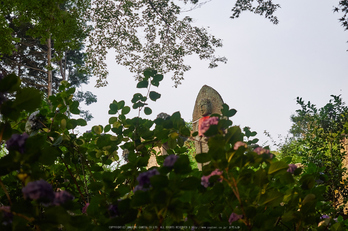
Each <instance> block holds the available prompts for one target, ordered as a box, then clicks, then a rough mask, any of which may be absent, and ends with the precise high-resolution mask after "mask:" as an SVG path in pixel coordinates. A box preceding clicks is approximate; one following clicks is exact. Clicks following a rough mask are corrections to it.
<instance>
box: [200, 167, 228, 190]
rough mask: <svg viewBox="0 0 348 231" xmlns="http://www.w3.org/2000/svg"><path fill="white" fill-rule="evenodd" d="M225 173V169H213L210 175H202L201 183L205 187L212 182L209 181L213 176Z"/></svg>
mask: <svg viewBox="0 0 348 231" xmlns="http://www.w3.org/2000/svg"><path fill="white" fill-rule="evenodd" d="M222 173H223V171H221V170H219V169H215V170H214V171H212V172H211V173H210V174H209V175H208V176H202V178H201V185H203V186H204V187H206V188H207V187H208V186H210V182H209V178H210V177H212V176H221V175H222ZM218 181H219V182H221V181H222V179H221V178H220V179H218Z"/></svg>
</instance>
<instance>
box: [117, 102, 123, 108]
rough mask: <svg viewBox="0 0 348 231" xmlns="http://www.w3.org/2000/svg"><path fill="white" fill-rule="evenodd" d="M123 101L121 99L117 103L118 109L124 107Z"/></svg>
mask: <svg viewBox="0 0 348 231" xmlns="http://www.w3.org/2000/svg"><path fill="white" fill-rule="evenodd" d="M124 104H125V103H124V101H123V100H121V101H120V102H118V103H117V106H118V109H122V108H123V107H124Z"/></svg>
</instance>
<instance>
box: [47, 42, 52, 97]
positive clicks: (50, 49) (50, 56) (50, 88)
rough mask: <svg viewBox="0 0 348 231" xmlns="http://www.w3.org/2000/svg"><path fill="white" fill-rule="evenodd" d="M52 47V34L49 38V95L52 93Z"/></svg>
mask: <svg viewBox="0 0 348 231" xmlns="http://www.w3.org/2000/svg"><path fill="white" fill-rule="evenodd" d="M51 60H52V47H51V36H50V37H49V38H48V39H47V68H48V70H47V82H48V85H47V96H48V97H49V96H51V95H52V66H51Z"/></svg>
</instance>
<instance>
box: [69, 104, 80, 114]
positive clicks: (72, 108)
mask: <svg viewBox="0 0 348 231" xmlns="http://www.w3.org/2000/svg"><path fill="white" fill-rule="evenodd" d="M70 112H71V113H72V114H75V115H78V114H80V110H79V102H78V101H74V102H72V104H71V105H70Z"/></svg>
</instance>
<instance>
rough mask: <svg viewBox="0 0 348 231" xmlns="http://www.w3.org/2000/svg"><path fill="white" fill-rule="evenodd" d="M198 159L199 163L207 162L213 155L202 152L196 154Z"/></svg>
mask: <svg viewBox="0 0 348 231" xmlns="http://www.w3.org/2000/svg"><path fill="white" fill-rule="evenodd" d="M196 160H197V162H198V163H205V162H208V161H210V160H211V157H210V155H209V154H208V153H201V154H197V155H196Z"/></svg>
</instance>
